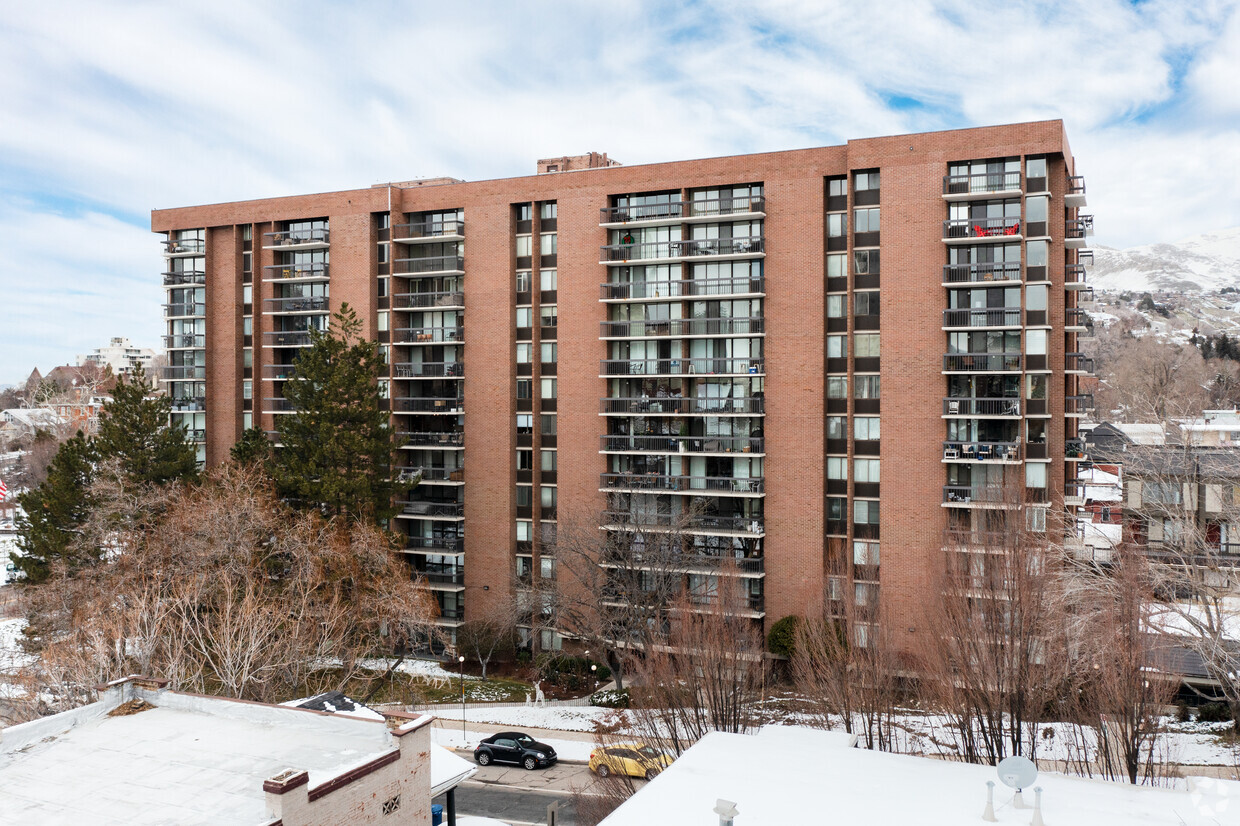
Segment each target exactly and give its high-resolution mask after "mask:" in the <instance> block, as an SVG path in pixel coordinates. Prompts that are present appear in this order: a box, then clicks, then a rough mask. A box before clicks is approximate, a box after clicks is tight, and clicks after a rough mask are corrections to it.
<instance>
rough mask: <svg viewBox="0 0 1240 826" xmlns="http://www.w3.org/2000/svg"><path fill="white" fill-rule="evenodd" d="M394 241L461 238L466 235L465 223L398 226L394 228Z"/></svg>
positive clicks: (428, 223)
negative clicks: (445, 237) (447, 236)
mask: <svg viewBox="0 0 1240 826" xmlns="http://www.w3.org/2000/svg"><path fill="white" fill-rule="evenodd" d="M392 229H393V230H394V232H393V233H392V240H393V241H420V240H422V239H434V238H442V237H444V236H445V235H449V236H460V235H464V234H465V222H464V221H457V220H447V221H417V222H414V223H411V224H396V225H395V226H393V227H392Z"/></svg>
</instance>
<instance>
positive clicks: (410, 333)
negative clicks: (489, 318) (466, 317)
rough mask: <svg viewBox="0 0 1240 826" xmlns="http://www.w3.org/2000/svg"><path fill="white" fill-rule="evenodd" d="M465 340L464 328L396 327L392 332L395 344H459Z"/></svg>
mask: <svg viewBox="0 0 1240 826" xmlns="http://www.w3.org/2000/svg"><path fill="white" fill-rule="evenodd" d="M464 340H465V328H464V327H462V326H459V325H458V326H455V327H397V328H396V329H394V330H392V341H393V342H395V343H397V344H460V343H462V342H464Z"/></svg>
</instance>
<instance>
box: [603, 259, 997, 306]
mask: <svg viewBox="0 0 1240 826" xmlns="http://www.w3.org/2000/svg"><path fill="white" fill-rule="evenodd" d="M1017 269H1018V270H1019V267H1018V268H1017ZM1018 277H1019V275H1018ZM599 286H600V290H599V301H660V300H663V301H665V300H667V299H669V298H705V297H711V298H745V297H749V296H763V295H765V294H766V278H765V277H763V276H759V277H757V278H691V279H687V280H682V281H635V282H628V283H620V284H617V283H609V284H601V285H599Z"/></svg>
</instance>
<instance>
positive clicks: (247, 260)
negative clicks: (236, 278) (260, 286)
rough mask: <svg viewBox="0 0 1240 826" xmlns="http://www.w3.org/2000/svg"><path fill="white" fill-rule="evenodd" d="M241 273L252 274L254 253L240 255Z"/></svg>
mask: <svg viewBox="0 0 1240 826" xmlns="http://www.w3.org/2000/svg"><path fill="white" fill-rule="evenodd" d="M241 271H242V272H254V253H252V252H243V253H241Z"/></svg>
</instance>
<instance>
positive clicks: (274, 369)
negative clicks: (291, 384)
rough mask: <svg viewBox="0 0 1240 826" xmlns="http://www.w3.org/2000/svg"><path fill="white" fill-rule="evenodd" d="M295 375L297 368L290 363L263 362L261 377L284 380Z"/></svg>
mask: <svg viewBox="0 0 1240 826" xmlns="http://www.w3.org/2000/svg"><path fill="white" fill-rule="evenodd" d="M296 375H297V368H296V367H295V366H293V365H291V364H264V365H263V378H265V379H275V380H277V381H286V380H288V379H291V378H293V377H294V376H296Z"/></svg>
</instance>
